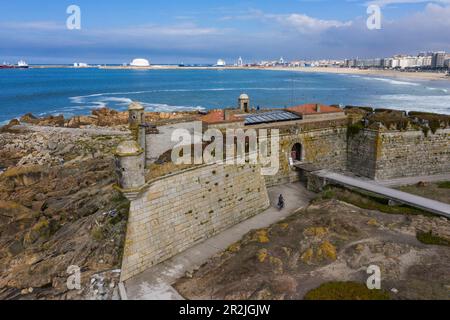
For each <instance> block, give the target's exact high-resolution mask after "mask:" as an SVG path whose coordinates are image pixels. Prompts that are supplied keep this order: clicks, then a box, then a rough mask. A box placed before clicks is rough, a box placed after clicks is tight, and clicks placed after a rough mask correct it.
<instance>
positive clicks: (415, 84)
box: [361, 77, 420, 87]
mask: <svg viewBox="0 0 450 320" xmlns="http://www.w3.org/2000/svg"><path fill="white" fill-rule="evenodd" d="M361 78H362V79H364V80H374V81H382V82H387V83H390V84H395V85H402V86H415V87H417V86H420V84H419V83H415V82H408V81H398V80H393V79H388V78H375V77H361Z"/></svg>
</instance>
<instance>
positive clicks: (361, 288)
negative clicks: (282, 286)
mask: <svg viewBox="0 0 450 320" xmlns="http://www.w3.org/2000/svg"><path fill="white" fill-rule="evenodd" d="M389 299H390V296H389V293H387V292H385V291H382V290H369V289H368V288H367V287H366V286H365V285H363V284H361V283H357V282H328V283H325V284H323V285H321V286H320V287H319V288H317V289H314V290H311V291H310V292H308V293H307V294H306V295H305V300H389Z"/></svg>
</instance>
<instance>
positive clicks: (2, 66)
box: [0, 60, 30, 69]
mask: <svg viewBox="0 0 450 320" xmlns="http://www.w3.org/2000/svg"><path fill="white" fill-rule="evenodd" d="M29 67H30V66H29V65H28V63H26V62H25V61H23V60H20V61H19V62H17V64H9V63H7V62H3V64H0V69H28V68H29Z"/></svg>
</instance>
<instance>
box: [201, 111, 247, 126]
mask: <svg viewBox="0 0 450 320" xmlns="http://www.w3.org/2000/svg"><path fill="white" fill-rule="evenodd" d="M200 120H201V121H203V122H205V123H208V124H214V123H221V122H235V121H243V119H241V118H238V117H236V116H235V115H230V117H229V119H225V111H224V110H212V111H210V112H209V113H208V114H207V115H204V116H202V117H201V118H200Z"/></svg>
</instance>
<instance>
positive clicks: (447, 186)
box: [438, 181, 450, 189]
mask: <svg viewBox="0 0 450 320" xmlns="http://www.w3.org/2000/svg"><path fill="white" fill-rule="evenodd" d="M438 187H439V188H441V189H450V181H444V182H439V183H438Z"/></svg>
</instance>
